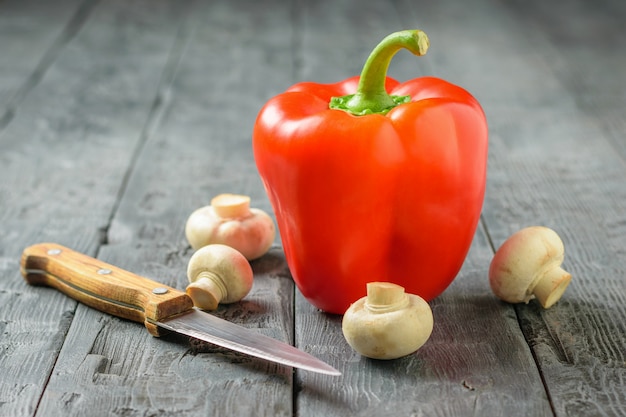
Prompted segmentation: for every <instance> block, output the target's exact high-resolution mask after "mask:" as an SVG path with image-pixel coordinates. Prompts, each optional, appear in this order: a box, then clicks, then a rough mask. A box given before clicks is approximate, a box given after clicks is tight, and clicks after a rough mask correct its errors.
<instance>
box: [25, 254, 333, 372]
mask: <svg viewBox="0 0 626 417" xmlns="http://www.w3.org/2000/svg"><path fill="white" fill-rule="evenodd" d="M20 269H21V273H22V275H23V276H24V279H25V280H26V282H28V283H29V284H32V285H47V286H50V287H53V288H56V289H57V290H59V291H61V292H63V293H64V294H66V295H68V296H70V297H72V298H73V299H75V300H77V301H80V302H81V303H83V304H86V305H88V306H90V307H93V308H95V309H98V310H100V311H103V312H105V313H108V314H112V315H114V316H117V317H121V318H125V319H129V320H132V321H136V322H140V323H144V324H145V326H146V328H147V329H148V331H149V332H150V333H151V334H152V335H153V336H157V337H158V336H161V335H163V334H165V333H167V332H169V331H173V332H177V333H182V334H185V335H187V336H191V337H195V338H197V339H200V340H204V341H206V342H209V343H213V344H215V345H218V346H222V347H225V348H228V349H231V350H235V351H238V352H242V353H245V354H248V355H251V356H255V357H259V358H263V359H266V360H269V361H272V362H277V363H281V364H284V365H288V366H293V367H296V368H300V369H305V370H308V371H313V372H319V373H322V374H328V375H341V373H340V372H339V371H337V370H336V369H335V368H333V367H332V366H330V365H328V364H326V363H324V362H322V361H321V360H319V359H317V358H315V357H313V356H311V355H309V354H308V353H306V352H303V351H301V350H299V349H296V348H295V347H293V346H291V345H289V344H286V343H283V342H280V341H278V340H275V339H272V338H271V337H267V336H265V335H262V334H260V333H256V332H254V331H253V330H250V329H247V328H245V327H242V326H239V325H237V324H234V323H231V322H228V321H226V320H223V319H220V318H218V317H215V316H213V315H211V314H208V313H205V312H203V311H201V310H198V309H197V308H195V307H194V306H193V302H192V300H191V298H190V297H189V296H188V295H187V294H186V293H185V292H183V291H179V290H177V289H175V288H172V287H169V286H167V285H163V284H160V283H158V282H155V281H152V280H150V279H148V278H144V277H141V276H139V275H136V274H133V273H132V272H128V271H125V270H123V269H120V268H118V267H116V266H113V265H110V264H107V263H105V262H102V261H100V260H98V259H95V258H92V257H90V256H87V255H85V254H82V253H78V252H76V251H73V250H71V249H69V248H66V247H64V246H61V245H58V244H55V243H40V244H36V245H33V246H29V247H28V248H26V249H24V252H23V253H22V259H21V262H20Z"/></svg>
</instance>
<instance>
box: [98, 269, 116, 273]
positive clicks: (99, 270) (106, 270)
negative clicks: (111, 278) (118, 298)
mask: <svg viewBox="0 0 626 417" xmlns="http://www.w3.org/2000/svg"><path fill="white" fill-rule="evenodd" d="M111 272H113V271H111V270H110V269H105V268H102V269H98V273H99V274H100V275H109V274H110V273H111Z"/></svg>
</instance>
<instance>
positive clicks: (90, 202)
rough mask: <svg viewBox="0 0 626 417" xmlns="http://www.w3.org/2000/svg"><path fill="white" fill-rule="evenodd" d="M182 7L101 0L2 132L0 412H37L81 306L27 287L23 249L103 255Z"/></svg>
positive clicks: (18, 413)
mask: <svg viewBox="0 0 626 417" xmlns="http://www.w3.org/2000/svg"><path fill="white" fill-rule="evenodd" d="M180 5H181V3H180V2H169V3H167V2H152V4H151V8H152V13H151V14H150V15H149V16H147V15H145V13H144V10H143V8H142V7H141V5H138V4H135V5H134V6H133V5H132V4H129V5H126V2H117V3H116V2H113V3H108V4H103V5H101V6H102V7H99V8H97V9H96V10H95V11H94V15H95V16H93V17H92V18H89V19H88V21H87V22H86V24H85V27H84V28H83V30H81V31H80V32H79V33H77V35H76V37H75V38H73V40H72V41H71V42H70V43H69V44H68V45H67V46H65V47H64V48H62V50H59V52H60V54H59V56H58V58H56V59H55V62H54V64H53V65H52V66H50V68H48V69H47V71H45V74H43V77H42V79H41V81H40V82H39V83H38V84H37V85H36V86H34V88H33V89H32V90H30V91H29V94H28V95H26V96H25V97H24V100H22V101H20V102H19V103H18V104H19V106H18V107H16V110H17V111H16V113H15V117H14V118H12V119H11V120H10V123H9V124H8V125H7V126H6V128H5V129H4V131H3V132H2V136H0V159H1V160H2V163H1V166H2V168H1V169H2V182H1V183H0V236H1V239H2V244H1V245H0V259H1V262H0V265H1V266H2V268H1V269H0V274H1V279H0V285H1V289H2V290H1V291H0V298H1V299H0V305H2V306H3V308H2V313H1V316H2V318H1V319H0V323H1V326H2V330H3V332H2V333H3V337H2V340H1V342H0V343H1V344H2V347H1V350H2V352H3V354H2V355H1V356H0V369H1V370H2V371H1V374H2V377H1V378H0V410H1V411H0V413H1V414H3V415H33V414H34V413H35V411H36V410H37V407H38V404H39V401H40V397H41V394H42V392H43V390H44V388H45V387H46V384H47V382H48V378H49V376H50V374H51V372H52V368H53V366H54V364H55V361H56V360H57V356H58V353H59V351H60V349H61V346H62V344H63V342H64V338H65V335H66V333H67V332H68V328H69V326H70V323H71V322H72V320H73V318H74V315H75V314H78V316H79V317H80V315H81V314H85V313H84V312H81V311H82V310H78V313H75V311H76V303H75V302H74V301H71V300H69V299H68V298H67V297H64V296H63V295H61V294H58V293H56V292H55V291H53V290H49V289H45V288H33V287H28V286H26V285H25V283H24V282H23V280H22V279H21V277H20V274H19V270H18V267H17V265H18V260H19V258H20V254H21V251H22V249H23V248H24V247H25V246H27V245H29V244H32V243H36V242H39V241H48V240H51V241H58V242H59V243H62V244H64V245H67V246H69V247H72V248H74V249H77V250H80V251H82V252H85V253H88V254H91V255H94V254H96V251H97V247H98V245H99V243H100V240H101V237H102V234H103V231H106V229H107V228H108V223H109V220H110V217H111V215H112V212H113V210H114V208H115V207H116V204H117V200H118V198H119V196H118V193H119V192H120V187H121V185H122V184H123V183H124V179H125V174H126V171H127V169H128V167H129V166H130V164H131V163H132V161H133V152H134V149H135V147H136V146H137V144H138V143H139V142H140V139H141V132H142V129H143V127H144V124H145V121H146V118H147V115H148V114H149V111H150V108H151V106H152V104H153V100H154V96H155V95H156V91H157V87H158V85H159V80H160V77H161V72H162V68H163V66H164V65H165V62H166V61H167V59H168V53H169V48H168V47H165V48H163V47H162V45H171V44H172V43H173V39H174V37H175V35H176V27H177V24H176V21H177V20H178V19H180V18H181V16H183V15H184V8H181V7H180ZM45 10H46V8H43V9H41V12H43V11H45ZM120 45H124V47H123V48H120ZM157 46H158V48H155V47H157ZM87 335H88V333H87ZM69 348H70V349H71V345H70V346H69ZM79 365H80V364H79V363H78V362H74V366H75V367H79ZM70 403H71V402H68V407H69V408H71V407H70V405H69V404H70ZM48 411H49V412H50V414H54V413H55V412H54V410H48ZM56 413H58V414H64V411H63V410H56ZM84 413H85V410H82V411H80V412H79V411H76V414H84ZM70 414H71V413H70Z"/></svg>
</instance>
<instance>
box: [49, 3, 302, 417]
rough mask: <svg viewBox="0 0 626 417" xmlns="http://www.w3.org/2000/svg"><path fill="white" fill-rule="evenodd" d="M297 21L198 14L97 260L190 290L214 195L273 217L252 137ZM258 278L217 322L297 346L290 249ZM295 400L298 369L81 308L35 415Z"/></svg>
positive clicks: (272, 12) (259, 13)
mask: <svg viewBox="0 0 626 417" xmlns="http://www.w3.org/2000/svg"><path fill="white" fill-rule="evenodd" d="M234 7H236V12H235V10H234ZM288 21H289V10H288V9H281V8H280V5H279V4H275V5H268V3H267V2H262V3H259V2H255V1H253V0H251V1H249V2H246V3H245V4H244V3H242V2H239V3H237V4H236V5H233V3H232V2H228V1H216V2H204V3H201V2H199V3H197V4H196V7H194V9H193V10H192V12H191V16H190V19H189V21H188V22H187V23H186V24H185V26H184V27H183V28H181V30H180V36H181V39H179V41H178V42H177V45H176V48H175V51H174V54H179V58H176V59H172V60H171V61H170V64H169V66H168V68H167V69H166V76H165V78H164V79H163V83H162V85H161V88H160V91H159V96H160V99H161V101H160V102H159V108H158V109H155V110H154V111H153V116H152V117H151V122H150V125H149V126H148V127H147V128H146V130H145V131H144V137H145V143H144V144H143V145H142V147H141V150H140V152H139V153H138V157H137V161H136V165H135V166H134V167H133V170H132V172H131V173H130V175H129V178H128V184H127V186H126V188H125V192H124V195H123V198H122V200H121V202H120V204H119V207H118V210H117V211H116V213H115V216H114V218H113V219H112V223H111V227H110V229H109V231H108V234H107V240H106V241H107V244H106V245H104V246H103V247H102V248H101V250H100V253H99V255H100V257H101V258H102V259H103V260H106V261H107V262H111V263H113V264H116V265H119V266H120V267H123V268H126V269H130V270H133V271H134V272H136V273H139V274H142V275H146V276H149V277H151V278H153V279H155V280H159V281H161V282H164V283H166V284H168V285H172V286H175V287H178V288H185V286H186V284H187V278H186V275H185V271H186V265H187V261H188V259H189V257H190V256H191V254H192V251H191V249H190V247H189V245H188V243H187V242H186V240H185V237H184V224H185V221H186V219H187V217H188V216H189V214H190V213H191V212H192V211H193V210H195V209H196V208H198V207H201V206H203V205H206V204H208V203H209V202H210V199H211V197H213V196H214V195H216V194H219V193H221V192H235V193H243V194H248V195H250V196H251V197H252V203H253V205H254V206H257V207H261V208H264V209H266V210H268V211H270V210H269V206H268V202H267V199H266V197H265V195H264V192H263V188H262V185H261V183H260V180H259V178H258V175H257V174H256V168H255V165H254V160H253V158H252V151H251V142H250V134H251V130H252V123H253V122H254V118H255V116H256V112H257V111H258V110H259V109H260V106H261V104H262V103H260V102H259V100H261V99H263V98H265V97H267V95H268V90H270V89H271V88H272V86H273V85H274V86H275V85H276V84H279V83H282V82H283V81H282V79H281V77H280V75H282V74H283V73H282V72H280V71H279V72H278V73H276V72H275V70H276V69H277V68H281V67H284V68H285V69H286V70H287V71H289V70H290V69H289V66H290V62H289V61H288V58H289V55H287V54H285V55H283V54H282V50H283V49H288V48H289V47H290V42H291V40H290V38H289V37H288V36H283V33H284V29H283V26H284V22H288ZM267 62H273V64H274V65H275V66H269V65H267ZM253 268H254V271H255V282H254V286H253V289H252V291H251V293H250V294H249V295H248V296H247V297H246V299H245V300H244V301H243V302H241V303H236V304H233V305H230V306H222V307H220V309H219V310H218V311H217V312H216V313H215V314H217V315H218V316H220V317H223V318H225V319H227V320H229V321H233V322H236V323H239V324H241V325H243V326H246V327H249V328H251V331H256V332H259V333H263V334H266V335H269V336H271V337H274V338H276V339H279V340H283V341H286V342H289V343H291V341H292V340H293V330H292V329H293V311H292V309H291V308H290V306H292V305H293V282H292V280H291V279H289V275H288V271H287V270H286V264H285V261H284V259H283V258H282V252H281V251H280V250H278V249H275V250H274V251H273V252H272V253H271V254H269V255H267V256H265V257H263V258H262V259H260V260H257V261H254V262H253ZM103 321H105V322H106V324H103V325H100V326H97V327H96V328H93V327H94V324H93V323H100V322H103ZM77 364H80V365H81V366H80V367H78V369H77ZM292 391H293V387H292V370H291V368H289V367H285V366H280V365H276V364H273V363H270V362H267V361H263V360H259V359H254V358H251V357H249V356H245V355H242V354H237V353H233V352H230V351H228V350H226V349H222V348H216V347H215V346H212V345H209V344H206V343H201V342H199V341H191V344H190V341H189V340H187V339H186V338H182V337H176V336H168V337H167V338H164V339H163V340H156V339H154V338H152V337H151V336H149V335H148V334H147V333H146V332H145V331H144V330H143V329H141V327H140V326H137V325H136V324H134V323H128V322H125V321H122V320H117V319H113V318H109V317H107V316H106V315H103V314H101V313H98V312H94V311H92V310H88V309H82V308H81V309H79V310H78V312H77V317H76V320H75V321H74V323H73V325H72V327H71V328H70V330H69V333H68V343H66V345H65V347H64V349H63V351H62V352H61V354H60V356H59V360H58V363H57V366H56V368H55V373H54V374H53V376H52V378H51V381H50V385H49V388H48V389H47V390H46V393H45V395H44V397H43V399H42V404H41V406H40V408H41V411H42V412H44V411H45V412H52V413H59V414H62V413H66V412H67V413H77V414H78V413H80V412H83V411H84V410H98V411H99V412H102V413H111V414H115V415H118V414H124V415H153V414H154V415H156V414H159V415H162V414H176V415H233V416H235V415H237V416H246V415H250V416H252V415H254V416H288V415H292V414H293V413H292Z"/></svg>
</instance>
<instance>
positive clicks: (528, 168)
mask: <svg viewBox="0 0 626 417" xmlns="http://www.w3.org/2000/svg"><path fill="white" fill-rule="evenodd" d="M534 3H536V4H529V3H528V2H525V3H524V4H521V3H519V4H517V5H516V7H515V8H513V9H512V10H511V11H510V12H509V13H510V15H509V16H508V17H503V20H502V24H504V25H506V26H507V27H508V28H509V32H510V33H511V34H515V33H518V34H519V35H518V36H511V37H510V38H508V41H509V43H508V45H507V44H504V45H503V46H504V47H505V49H506V50H509V51H511V52H509V53H504V51H503V53H502V54H501V55H500V57H499V58H500V59H501V60H505V61H510V62H511V64H512V67H518V68H520V69H522V71H521V72H522V73H523V77H524V79H528V80H536V82H527V83H524V91H525V97H527V99H526V100H517V101H515V100H511V101H510V102H509V103H508V105H502V103H499V102H498V101H499V100H492V99H488V100H486V103H487V104H488V114H489V115H490V116H491V117H490V120H491V129H492V141H491V154H490V173H491V175H490V176H489V188H488V190H489V191H488V194H487V200H486V205H485V213H484V215H485V219H486V224H487V227H488V230H489V233H490V236H491V238H492V240H493V242H494V244H495V246H496V247H497V246H499V245H500V244H501V243H502V242H503V240H504V239H505V238H506V237H507V236H508V235H509V234H510V233H512V232H514V231H515V230H517V229H519V228H521V227H523V226H527V225H531V224H544V225H547V226H550V227H552V228H554V229H555V230H557V231H558V232H559V233H560V234H561V236H562V237H563V240H564V242H565V246H566V263H565V268H566V269H568V270H570V271H571V272H572V274H573V277H574V278H573V283H572V284H571V286H570V289H569V290H568V291H567V292H566V294H565V296H564V299H563V300H562V301H560V302H559V304H557V305H556V306H555V307H553V308H552V309H550V310H547V311H544V310H541V309H540V308H538V307H537V306H536V304H534V303H531V304H529V305H522V306H519V307H517V308H516V312H517V314H518V316H519V320H520V324H521V325H522V327H523V330H524V333H525V336H526V338H527V340H528V343H529V344H530V346H531V347H532V349H533V353H534V355H535V356H536V358H537V361H538V364H539V366H540V370H541V373H542V377H543V379H544V381H545V383H546V385H547V388H548V393H549V396H550V400H551V402H552V406H553V408H554V412H555V414H556V415H559V416H561V415H562V416H565V415H572V414H576V415H579V416H598V415H603V416H620V415H624V413H625V412H626V396H625V393H626V387H625V385H624V383H625V382H624V381H626V367H625V366H624V364H625V363H626V361H625V359H626V356H625V355H626V327H625V324H624V323H626V309H625V308H624V302H625V300H626V285H625V281H624V273H623V271H624V267H623V265H624V259H625V258H624V250H623V248H624V246H625V245H626V241H625V240H624V236H625V234H624V221H623V214H624V209H625V208H626V206H625V205H624V201H626V194H625V190H624V178H625V177H626V169H625V165H624V153H623V132H622V133H620V134H617V131H616V130H614V129H613V130H612V128H613V126H611V125H610V124H611V123H613V122H616V121H621V122H622V123H623V120H624V116H623V102H621V101H620V100H623V94H622V95H620V92H621V91H623V88H622V87H621V86H622V85H623V81H624V79H623V78H624V71H623V70H619V69H620V68H624V62H625V61H624V56H623V54H614V53H613V52H612V48H615V47H617V44H619V45H620V46H621V45H623V42H621V43H620V39H622V40H623V39H624V35H625V31H624V29H623V25H622V24H621V22H622V21H623V17H624V8H623V5H619V6H618V3H617V2H608V1H607V2H604V3H601V4H596V3H594V5H593V8H588V6H589V5H588V4H587V3H584V2H569V3H567V7H561V6H564V3H558V4H553V5H547V4H544V3H542V2H534ZM603 5H605V6H610V7H606V8H605V7H603ZM522 33H526V34H527V36H522V35H521V34H522ZM609 33H610V34H613V35H615V36H607V34H609ZM504 40H507V39H504ZM607 43H608V45H607ZM611 45H612V46H611ZM487 68H493V67H492V66H491V65H489V66H488V67H487ZM519 73H520V71H517V72H511V74H513V76H514V77H515V78H517V77H516V76H517V75H518V74H519ZM500 74H502V75H500V76H498V74H496V73H495V70H494V71H489V75H490V81H491V82H493V83H495V84H498V85H500V84H504V83H506V82H507V79H509V78H510V76H509V75H506V76H503V75H504V74H507V72H505V71H501V72H500ZM599 75H601V76H599ZM489 103H490V104H489ZM620 103H621V105H620ZM614 106H617V107H614ZM619 108H621V109H622V111H621V112H620V111H619V110H618V109H619ZM605 110H609V112H608V113H607V114H605V113H604V112H605ZM618 113H621V115H619V116H618ZM618 142H621V143H620V144H618Z"/></svg>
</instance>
